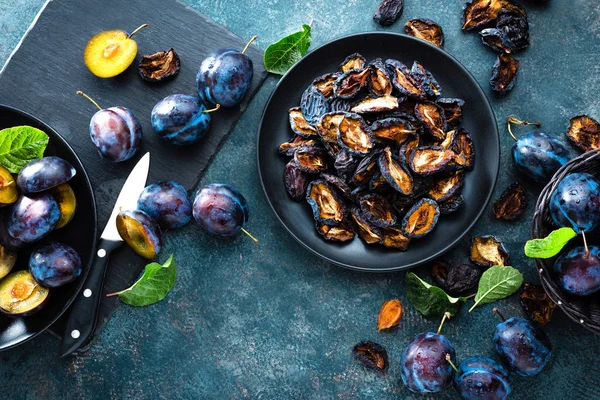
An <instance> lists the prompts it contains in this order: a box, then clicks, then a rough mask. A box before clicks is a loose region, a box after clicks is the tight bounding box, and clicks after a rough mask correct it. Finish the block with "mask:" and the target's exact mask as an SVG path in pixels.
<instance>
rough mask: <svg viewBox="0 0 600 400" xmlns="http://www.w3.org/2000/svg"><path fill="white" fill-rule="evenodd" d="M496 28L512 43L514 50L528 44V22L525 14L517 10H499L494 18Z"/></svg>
mask: <svg viewBox="0 0 600 400" xmlns="http://www.w3.org/2000/svg"><path fill="white" fill-rule="evenodd" d="M496 28H498V30H500V31H501V32H502V33H504V35H505V36H506V37H507V38H508V40H509V41H510V42H511V43H512V45H513V46H514V48H515V49H516V50H521V49H524V48H526V47H528V46H529V22H528V21H527V15H524V14H523V13H522V12H520V11H517V10H501V11H500V12H499V13H498V18H497V20H496Z"/></svg>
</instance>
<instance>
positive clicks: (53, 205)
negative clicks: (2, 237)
mask: <svg viewBox="0 0 600 400" xmlns="http://www.w3.org/2000/svg"><path fill="white" fill-rule="evenodd" d="M59 220H60V209H59V207H58V203H57V202H56V200H55V199H54V197H53V196H52V195H51V194H49V193H44V194H41V195H38V196H31V197H28V196H21V197H19V200H17V202H16V203H15V204H14V205H13V208H12V214H11V216H10V219H9V220H8V227H7V229H8V233H9V234H10V236H12V237H13V238H15V239H18V240H21V241H23V242H26V243H32V242H35V241H37V240H40V239H41V238H42V237H44V236H46V235H47V234H48V233H50V232H52V231H53V230H54V228H56V226H57V225H58V221H59Z"/></svg>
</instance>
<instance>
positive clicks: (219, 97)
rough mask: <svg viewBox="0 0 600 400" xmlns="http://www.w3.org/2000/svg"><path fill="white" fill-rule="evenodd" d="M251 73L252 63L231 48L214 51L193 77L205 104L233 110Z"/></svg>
mask: <svg viewBox="0 0 600 400" xmlns="http://www.w3.org/2000/svg"><path fill="white" fill-rule="evenodd" d="M253 74H254V70H253V65H252V60H251V59H250V58H249V57H248V56H247V55H245V54H242V53H241V52H240V51H238V50H234V49H217V50H215V51H214V52H212V53H211V54H210V55H209V56H208V57H207V58H206V59H204V61H202V64H200V69H199V70H198V73H197V75H196V86H197V88H198V94H199V95H200V97H201V98H203V99H204V100H205V101H206V102H208V103H211V104H215V105H216V104H220V105H221V106H222V107H233V106H235V105H236V104H238V103H239V102H240V100H241V99H242V98H243V97H244V95H245V94H246V92H247V91H248V88H250V84H251V83H252V76H253Z"/></svg>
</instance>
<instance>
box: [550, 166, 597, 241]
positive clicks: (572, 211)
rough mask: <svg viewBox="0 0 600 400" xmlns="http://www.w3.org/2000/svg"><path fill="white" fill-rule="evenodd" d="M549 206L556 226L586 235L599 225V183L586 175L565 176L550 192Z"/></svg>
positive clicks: (591, 176)
mask: <svg viewBox="0 0 600 400" xmlns="http://www.w3.org/2000/svg"><path fill="white" fill-rule="evenodd" d="M549 205H550V215H551V216H552V219H553V220H554V223H555V224H556V225H558V226H564V227H571V228H573V229H574V230H575V232H577V233H581V232H582V231H585V232H586V233H588V232H590V231H592V230H594V229H595V228H596V227H597V226H598V224H600V181H599V180H598V179H597V178H595V177H594V176H593V175H590V174H587V173H573V174H570V175H567V176H565V177H564V178H563V179H562V180H561V181H560V182H559V184H558V185H557V186H556V189H554V192H552V196H550V203H549Z"/></svg>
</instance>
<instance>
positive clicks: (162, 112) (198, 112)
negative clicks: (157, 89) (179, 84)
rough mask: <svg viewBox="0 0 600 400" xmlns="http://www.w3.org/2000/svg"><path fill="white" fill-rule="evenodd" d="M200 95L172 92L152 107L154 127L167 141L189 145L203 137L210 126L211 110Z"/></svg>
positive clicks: (151, 118)
mask: <svg viewBox="0 0 600 400" xmlns="http://www.w3.org/2000/svg"><path fill="white" fill-rule="evenodd" d="M217 109H218V107H217V108H215V109H212V110H207V109H206V107H205V106H204V103H203V102H202V100H201V99H200V98H199V97H198V96H191V95H188V94H172V95H170V96H167V97H165V98H164V99H162V100H161V101H159V102H158V103H156V105H155V106H154V108H153V109H152V114H151V116H150V120H151V122H152V128H154V131H155V132H156V133H158V134H159V136H160V137H162V138H163V139H165V140H166V141H168V142H170V143H172V144H174V145H177V146H189V145H191V144H194V143H196V142H197V141H198V140H200V139H201V138H203V137H204V136H205V135H206V133H207V132H208V129H209V128H210V115H209V113H210V112H211V111H216V110H217Z"/></svg>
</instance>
